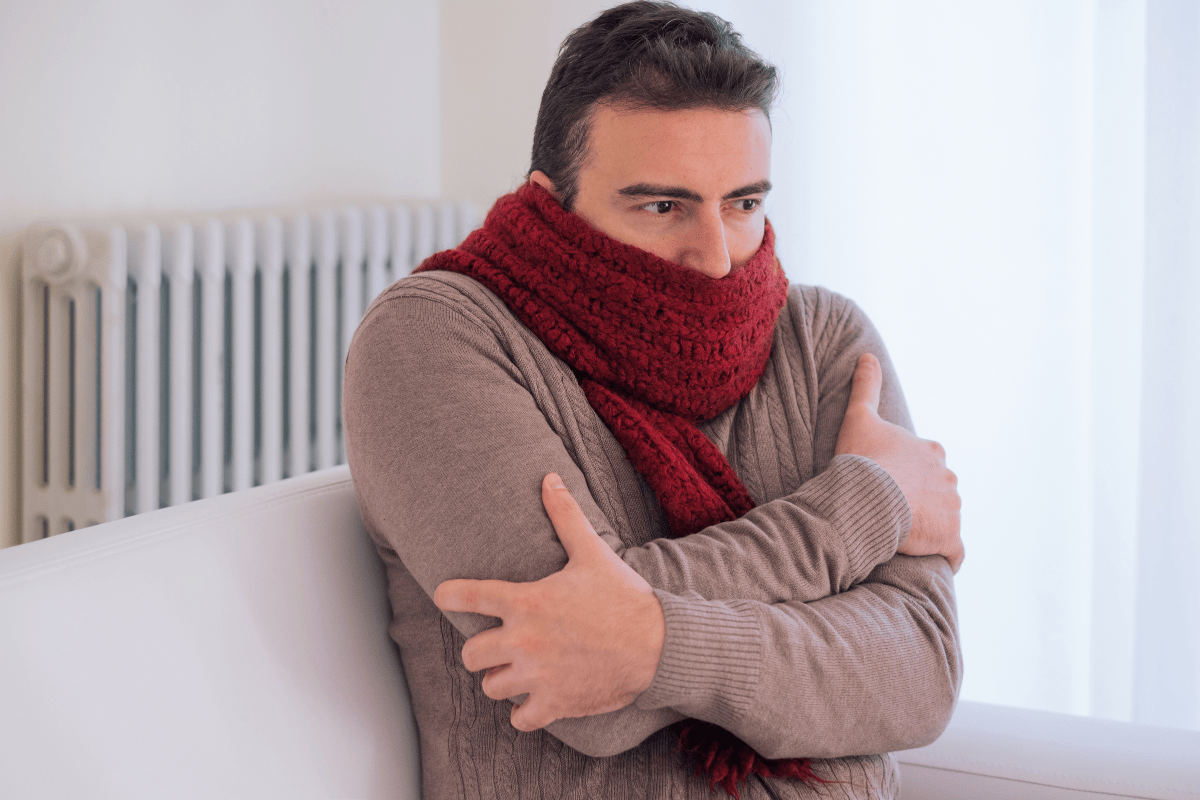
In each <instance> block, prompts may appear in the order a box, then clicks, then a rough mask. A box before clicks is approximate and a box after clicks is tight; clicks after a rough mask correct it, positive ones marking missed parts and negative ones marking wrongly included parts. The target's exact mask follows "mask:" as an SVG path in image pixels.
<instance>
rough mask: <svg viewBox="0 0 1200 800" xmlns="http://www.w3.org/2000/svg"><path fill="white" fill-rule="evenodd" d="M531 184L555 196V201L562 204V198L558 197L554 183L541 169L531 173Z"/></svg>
mask: <svg viewBox="0 0 1200 800" xmlns="http://www.w3.org/2000/svg"><path fill="white" fill-rule="evenodd" d="M529 182H530V183H531V184H536V185H538V186H540V187H542V188H543V189H545V190H546V191H547V192H549V193H550V194H551V195H553V196H554V199H555V200H557V201H559V202H560V203H561V202H562V198H561V197H559V196H558V190H557V189H555V188H554V181H552V180H550V176H549V175H547V174H546V173H544V172H542V171H541V170H540V169H535V170H534V171H533V172H531V173H529Z"/></svg>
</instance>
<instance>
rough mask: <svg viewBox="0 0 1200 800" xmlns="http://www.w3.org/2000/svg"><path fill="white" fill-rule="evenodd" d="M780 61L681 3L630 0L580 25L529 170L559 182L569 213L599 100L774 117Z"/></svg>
mask: <svg viewBox="0 0 1200 800" xmlns="http://www.w3.org/2000/svg"><path fill="white" fill-rule="evenodd" d="M776 90H777V78H776V74H775V67H773V66H771V65H770V64H768V63H767V62H765V61H763V60H762V58H760V57H759V56H758V54H756V53H755V52H754V51H753V50H751V49H750V48H748V47H746V46H745V45H744V44H742V37H741V35H740V34H738V32H737V31H735V30H734V29H733V26H732V25H730V24H729V23H728V22H726V21H725V20H723V19H721V18H720V17H718V16H716V15H715V14H709V13H706V12H699V11H692V10H690V9H686V8H680V7H679V6H677V5H675V4H674V3H667V2H649V0H639V2H633V3H625V4H623V5H619V6H617V7H615V8H610V9H609V10H607V11H605V12H604V13H602V14H601V15H600V16H598V17H597V18H596V19H594V20H592V21H591V22H589V23H587V24H585V25H582V26H580V27H578V28H576V29H575V30H574V31H572V32H571V34H570V35H569V36H567V38H566V39H564V40H563V43H562V46H561V47H560V48H559V50H558V59H557V60H556V61H555V62H554V68H553V69H552V70H551V71H550V80H549V81H547V83H546V88H545V90H544V91H543V92H542V104H541V107H540V108H539V109H538V117H537V125H536V127H535V128H534V131H533V156H532V159H531V160H530V167H529V171H530V173H532V172H533V171H534V170H541V171H542V172H544V173H546V175H547V176H548V177H549V178H550V180H552V181H553V182H554V186H555V189H556V190H557V191H558V195H559V200H560V202H561V203H562V205H563V207H564V208H566V209H567V210H568V211H569V210H570V209H571V206H572V205H573V203H574V200H575V195H576V193H577V192H578V188H579V187H578V185H577V180H578V177H579V169H580V167H581V166H582V165H583V161H584V158H585V156H586V154H587V153H586V151H587V146H588V131H589V127H590V125H591V115H592V111H593V109H594V108H595V107H596V105H597V104H598V103H601V102H603V103H611V104H613V105H619V106H623V107H628V108H634V109H644V108H655V109H664V110H674V109H683V108H701V107H714V108H720V109H725V110H730V111H745V110H748V109H758V110H759V111H762V113H763V114H764V115H766V117H767V119H768V120H770V116H771V105H772V104H773V103H774V101H775V94H776Z"/></svg>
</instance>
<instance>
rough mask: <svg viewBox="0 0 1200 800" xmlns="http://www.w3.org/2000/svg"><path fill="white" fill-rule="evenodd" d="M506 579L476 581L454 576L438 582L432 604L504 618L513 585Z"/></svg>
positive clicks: (449, 609) (451, 609) (448, 609)
mask: <svg viewBox="0 0 1200 800" xmlns="http://www.w3.org/2000/svg"><path fill="white" fill-rule="evenodd" d="M514 586H516V584H512V583H508V582H507V581H476V580H470V579H467V578H456V579H454V580H450V581H443V582H442V583H440V584H438V587H437V589H435V590H434V592H433V604H434V605H435V606H437V607H438V608H440V609H441V610H442V611H470V612H472V613H474V614H486V615H487V616H489V617H500V618H501V619H503V618H504V615H505V614H506V613H507V612H508V610H509V608H510V607H511V606H510V602H509V601H510V598H511V596H512V592H513V587H514Z"/></svg>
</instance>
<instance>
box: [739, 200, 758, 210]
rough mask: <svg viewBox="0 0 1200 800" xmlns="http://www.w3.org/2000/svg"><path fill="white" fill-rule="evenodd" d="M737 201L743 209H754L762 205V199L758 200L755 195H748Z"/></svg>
mask: <svg viewBox="0 0 1200 800" xmlns="http://www.w3.org/2000/svg"><path fill="white" fill-rule="evenodd" d="M737 202H738V204H739V205H740V206H741V210H742V211H753V210H754V209H756V208H758V207H759V206H760V205H762V200H758V199H755V198H753V197H746V198H743V199H741V200H738V201H737Z"/></svg>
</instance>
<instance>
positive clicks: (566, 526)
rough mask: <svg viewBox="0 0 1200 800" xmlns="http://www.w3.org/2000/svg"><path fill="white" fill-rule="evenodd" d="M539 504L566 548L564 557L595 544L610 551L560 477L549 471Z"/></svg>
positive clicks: (544, 481) (543, 484) (587, 549)
mask: <svg viewBox="0 0 1200 800" xmlns="http://www.w3.org/2000/svg"><path fill="white" fill-rule="evenodd" d="M542 505H544V506H545V507H546V513H547V514H548V515H550V522H551V523H552V524H553V525H554V532H555V533H557V534H558V540H559V541H560V542H562V545H563V547H565V548H566V550H567V558H569V559H570V558H575V557H576V556H582V555H584V554H585V553H586V552H594V551H595V548H596V544H597V543H599V544H600V545H601V546H603V547H604V548H606V549H608V550H610V551H611V548H609V547H608V545H607V544H606V543H605V542H604V540H603V539H601V538H600V537H599V536H598V535H597V534H596V529H595V528H593V527H592V523H591V522H590V521H589V520H588V518H587V516H586V515H585V514H584V513H583V509H582V508H580V507H579V503H577V502H575V498H574V497H572V496H571V492H570V491H568V490H567V487H566V486H565V485H564V484H563V481H562V478H560V477H559V476H558V475H557V474H556V473H553V472H551V473H550V474H549V475H547V476H546V477H545V478H544V479H543V480H542Z"/></svg>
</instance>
